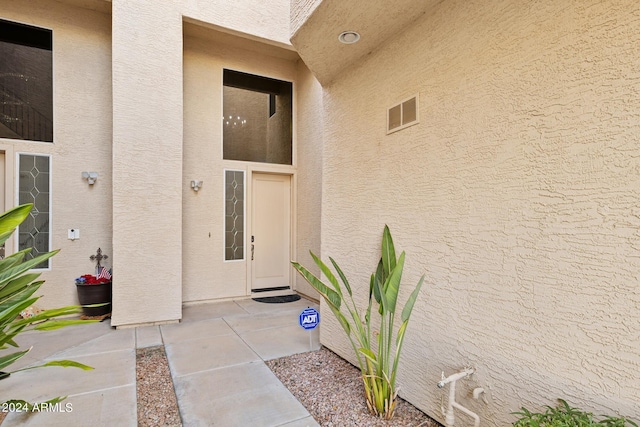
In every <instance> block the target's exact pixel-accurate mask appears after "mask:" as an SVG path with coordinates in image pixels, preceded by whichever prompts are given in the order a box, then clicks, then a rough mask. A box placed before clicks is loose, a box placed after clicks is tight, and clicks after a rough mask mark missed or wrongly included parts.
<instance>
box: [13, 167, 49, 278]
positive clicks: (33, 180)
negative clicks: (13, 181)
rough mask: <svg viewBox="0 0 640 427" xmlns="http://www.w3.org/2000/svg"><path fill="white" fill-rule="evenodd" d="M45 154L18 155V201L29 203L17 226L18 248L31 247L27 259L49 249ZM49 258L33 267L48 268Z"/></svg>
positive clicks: (47, 179)
mask: <svg viewBox="0 0 640 427" xmlns="http://www.w3.org/2000/svg"><path fill="white" fill-rule="evenodd" d="M49 160H50V159H49V156H42V155H32V154H20V157H19V166H18V170H19V178H18V180H19V195H18V203H19V204H21V205H22V204H25V203H33V208H32V209H31V212H30V213H29V215H28V216H27V218H26V219H25V220H24V222H23V223H22V224H20V225H19V226H18V249H19V250H23V249H31V252H29V253H28V254H27V256H26V258H27V259H31V258H34V257H36V256H38V255H40V254H44V253H47V252H49V250H50V245H49V234H50V227H49V224H50V219H51V210H50V182H51V180H50V172H51V163H50V161H49ZM48 267H49V260H47V261H44V262H42V263H41V264H38V265H37V266H36V268H48Z"/></svg>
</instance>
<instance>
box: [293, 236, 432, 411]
mask: <svg viewBox="0 0 640 427" xmlns="http://www.w3.org/2000/svg"><path fill="white" fill-rule="evenodd" d="M311 257H312V258H313V260H314V262H315V263H316V264H317V265H318V267H320V271H321V272H322V274H323V275H324V276H325V277H326V279H327V280H328V282H329V285H327V284H325V283H324V282H323V281H322V280H320V279H319V278H318V277H316V276H315V275H313V274H312V273H311V272H310V271H309V270H308V269H306V268H305V267H303V266H301V265H300V264H299V263H297V262H292V265H293V267H294V268H295V269H296V270H297V271H298V272H299V273H300V274H301V275H302V277H304V278H305V280H306V281H307V282H309V284H310V285H311V286H313V288H314V289H316V290H317V291H318V292H319V293H320V295H322V297H323V298H324V300H325V301H326V302H327V305H328V306H329V308H330V309H331V311H332V312H333V314H334V315H335V316H336V318H337V319H338V322H339V323H340V325H341V326H342V328H343V329H344V331H345V332H346V334H347V337H348V338H349V341H350V342H351V346H352V347H353V350H354V352H355V355H356V358H357V360H358V365H359V367H360V371H361V373H362V380H363V382H364V388H365V395H366V399H367V407H368V408H369V411H370V412H371V413H372V414H374V415H376V416H379V417H381V418H384V419H387V420H388V419H391V418H392V417H393V414H394V412H395V408H396V397H397V395H398V389H397V388H396V373H397V370H398V361H399V360H400V352H401V350H402V343H403V341H404V337H405V332H406V330H407V325H408V324H409V317H410V316H411V311H412V310H413V305H414V303H415V301H416V298H417V297H418V293H419V292H420V288H421V287H422V283H423V282H424V275H423V276H422V277H421V278H420V281H419V282H418V284H417V285H416V287H415V289H414V290H413V292H412V293H411V295H410V296H409V298H408V300H407V302H406V303H405V306H404V308H403V309H402V312H401V314H400V321H401V324H400V327H399V328H398V330H397V332H395V334H394V322H395V320H396V306H397V301H398V293H399V290H400V281H401V279H402V270H403V268H404V259H405V253H404V251H403V252H402V253H401V254H400V257H398V258H396V252H395V248H394V246H393V239H392V238H391V232H390V231H389V227H388V226H386V225H385V227H384V232H383V234H382V256H381V258H380V261H379V262H378V267H377V269H376V271H375V273H373V274H372V275H371V279H370V280H369V305H368V306H367V310H366V312H365V314H364V317H363V316H361V315H360V311H359V310H358V307H357V306H356V304H355V301H354V300H353V292H352V289H351V285H350V284H349V282H348V280H347V278H346V277H345V275H344V273H343V272H342V269H340V267H339V266H338V264H337V263H336V262H335V261H334V260H333V258H331V257H330V258H329V260H330V261H331V264H332V265H333V267H334V269H335V271H336V273H337V275H338V277H339V278H340V282H341V283H342V284H340V282H338V279H337V278H336V275H335V274H334V273H333V272H332V271H331V269H330V268H329V267H328V266H327V265H326V264H325V263H324V262H323V261H322V260H321V259H320V258H318V257H317V256H316V255H315V254H313V252H311ZM343 286H344V291H346V295H345V292H344V291H343V288H342V287H343ZM345 296H346V297H347V298H348V299H346V298H345ZM374 301H375V302H376V304H378V308H377V310H375V311H377V312H378V314H379V315H380V327H379V331H372V318H371V314H372V307H373V302H374ZM372 333H373V335H372ZM375 335H377V337H375ZM394 335H395V341H394ZM372 337H373V338H372ZM376 349H377V351H376Z"/></svg>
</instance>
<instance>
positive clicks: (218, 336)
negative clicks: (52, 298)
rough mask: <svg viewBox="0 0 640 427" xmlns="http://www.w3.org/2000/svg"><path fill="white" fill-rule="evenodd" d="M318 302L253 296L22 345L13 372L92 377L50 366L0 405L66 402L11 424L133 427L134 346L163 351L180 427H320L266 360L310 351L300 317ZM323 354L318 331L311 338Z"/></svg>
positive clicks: (0, 391) (3, 389)
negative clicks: (164, 318)
mask: <svg viewBox="0 0 640 427" xmlns="http://www.w3.org/2000/svg"><path fill="white" fill-rule="evenodd" d="M306 307H315V308H317V305H316V304H315V303H312V302H310V301H307V300H305V299H302V300H300V301H297V302H293V303H286V304H264V303H258V302H255V301H253V300H251V299H244V300H236V301H228V302H219V303H211V304H202V305H194V306H188V307H185V308H184V309H183V320H182V322H181V323H179V324H172V325H163V326H147V327H140V328H132V329H120V330H115V329H112V328H111V327H110V325H109V322H108V321H107V322H103V323H96V324H90V325H82V326H73V327H69V328H64V329H60V330H57V331H50V332H29V333H26V334H23V335H21V336H19V339H17V341H18V343H19V344H20V346H21V348H27V347H29V346H31V345H33V349H32V350H31V352H30V353H29V354H27V355H26V356H25V357H23V358H22V359H20V360H19V361H18V362H17V363H16V364H14V365H12V366H11V369H12V370H14V369H16V368H18V367H23V366H30V365H32V364H40V363H44V362H46V361H47V360H57V359H71V360H75V361H78V362H81V363H85V364H87V365H90V366H93V367H94V368H95V369H94V370H92V371H83V370H80V369H76V368H60V367H48V368H40V369H34V370H30V371H24V372H20V373H17V374H15V375H12V376H11V377H9V378H7V379H4V380H2V381H1V382H0V402H3V401H5V400H7V399H10V398H11V399H14V398H19V399H24V400H27V401H30V402H42V401H45V400H47V399H50V398H52V397H55V396H64V395H68V398H67V399H66V400H64V401H63V402H62V403H61V404H60V405H59V407H58V412H41V413H31V414H26V413H9V414H8V416H7V418H6V419H5V420H4V422H3V423H2V427H9V426H65V427H68V426H82V425H94V426H136V425H137V410H136V373H135V366H136V351H135V349H136V348H144V347H152V346H157V345H163V344H164V346H165V350H166V353H167V357H168V359H169V366H170V368H171V375H172V377H173V383H174V387H175V390H176V396H177V398H178V406H179V408H180V416H181V417H182V422H183V425H184V426H213V425H215V426H223V427H224V426H252V427H257V426H265V427H268V426H287V427H303V426H317V425H318V424H317V423H316V422H315V421H314V419H313V418H312V417H311V416H310V415H309V413H308V412H307V410H306V409H305V408H304V407H303V406H302V405H301V404H300V402H298V401H297V400H296V399H295V398H294V397H293V395H292V394H291V393H290V392H289V391H288V390H287V389H286V388H285V387H284V386H283V385H282V383H280V381H279V380H278V379H277V378H276V377H275V375H273V373H272V372H271V370H269V368H268V367H267V366H266V365H265V363H264V361H265V360H269V359H275V358H279V357H283V356H288V355H291V354H295V353H301V352H305V351H309V350H310V337H309V334H310V333H309V332H308V331H305V330H303V329H302V328H301V327H300V326H298V315H299V314H300V312H301V311H302V310H303V309H304V308H306ZM311 338H312V347H313V349H314V350H315V349H318V348H319V343H318V329H315V330H313V331H312V332H311Z"/></svg>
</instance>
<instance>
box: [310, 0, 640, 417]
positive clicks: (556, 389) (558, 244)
mask: <svg viewBox="0 0 640 427" xmlns="http://www.w3.org/2000/svg"><path fill="white" fill-rule="evenodd" d="M639 13H640V9H639V5H638V3H637V2H635V1H633V0H627V1H618V2H599V1H588V2H583V1H561V2H557V1H544V2H535V3H533V2H529V3H526V4H525V3H523V2H515V1H511V0H493V1H489V2H472V3H470V2H467V1H463V0H452V1H447V2H441V3H440V4H439V5H438V6H437V7H435V8H434V9H433V10H432V11H431V12H430V13H428V14H427V15H425V16H424V17H423V18H421V19H420V20H419V21H417V23H416V24H415V25H413V26H412V27H410V28H409V29H407V30H406V31H405V32H404V33H402V34H401V35H399V36H398V37H396V38H394V39H392V40H389V42H388V43H386V44H384V45H383V46H382V47H380V48H379V49H377V51H375V52H374V53H372V54H371V55H370V57H369V59H367V60H366V61H363V62H362V63H361V64H360V65H359V66H357V67H353V68H351V69H350V70H349V72H346V73H344V75H343V76H342V77H341V78H338V79H337V80H336V81H335V82H334V84H332V85H331V86H329V87H326V88H325V92H324V99H323V103H324V108H323V111H324V117H323V123H324V129H325V131H324V145H325V147H324V156H323V159H324V166H323V198H322V254H323V257H324V258H325V259H327V257H328V256H332V257H334V258H335V259H336V260H337V261H338V262H339V263H340V264H341V266H342V267H343V269H344V271H345V273H346V274H347V276H348V277H349V278H350V279H351V284H352V286H355V285H356V284H358V287H357V291H356V292H357V296H358V297H357V299H358V300H359V301H362V302H363V304H364V302H365V300H366V294H367V291H368V288H367V286H368V275H369V274H370V272H371V271H372V270H373V269H374V267H375V265H376V262H377V259H378V257H379V250H380V248H379V240H380V236H381V233H382V228H383V225H384V224H385V223H387V224H389V226H390V227H391V231H392V233H393V236H394V238H395V242H396V247H397V248H400V249H403V250H406V251H407V263H406V264H407V267H406V270H405V276H404V280H403V282H404V285H403V286H406V288H405V289H404V291H403V292H402V296H401V298H402V300H403V301H404V299H406V297H407V296H408V292H409V291H410V289H411V288H412V287H413V286H414V285H415V283H416V282H417V281H418V278H419V276H420V275H421V274H423V273H425V274H426V284H425V286H424V288H423V291H422V293H421V295H420V298H419V300H418V302H417V303H416V306H415V309H414V315H413V318H412V321H411V323H410V325H409V329H408V332H407V340H406V342H405V347H404V354H403V359H402V363H401V366H400V369H401V372H400V375H399V379H398V382H399V385H400V387H401V391H400V395H401V396H403V397H405V398H407V399H409V400H410V401H411V402H412V403H413V404H414V405H416V406H418V407H419V408H421V409H423V410H424V411H426V412H427V413H429V414H430V415H432V416H434V417H436V418H437V419H439V420H441V421H442V416H441V415H440V405H441V398H442V397H443V391H441V390H439V389H438V388H437V387H436V383H437V382H438V380H439V379H440V376H441V373H442V372H443V371H444V372H445V373H446V374H451V373H453V372H455V371H458V370H459V369H461V368H463V367H465V366H472V367H474V368H476V369H477V374H476V375H475V376H474V377H473V379H472V380H471V381H468V382H461V383H459V385H458V397H459V400H460V402H461V403H462V404H464V405H466V406H468V407H469V408H470V409H472V410H474V411H477V412H478V413H479V414H480V416H481V418H482V424H483V425H493V426H504V425H508V424H509V423H511V422H512V421H513V420H514V419H515V416H513V415H510V412H512V411H515V410H517V409H518V408H520V407H521V406H523V405H524V406H527V407H528V408H530V409H541V407H542V405H547V404H548V405H554V404H555V399H556V398H558V397H560V398H564V399H566V400H568V401H569V402H570V403H572V404H574V405H576V406H579V407H582V408H583V409H586V410H592V411H595V412H596V413H611V414H614V413H621V414H624V415H627V416H630V417H632V418H635V419H636V420H638V419H639V418H640V406H638V402H640V381H639V376H638V370H639V368H640V328H639V327H638V325H640V285H639V283H638V280H639V279H640V276H639V273H638V272H639V271H640V244H639V243H638V242H639V241H640V240H639V239H640V232H639V229H640V219H639V218H640V211H639V208H638V206H639V205H640V148H639V146H638V144H637V136H638V134H639V133H640V116H639V115H638V111H640V98H639V97H638V92H639V91H640V83H639V80H638V76H639V71H640V70H639V68H638V57H639V54H640V50H639V46H640V25H639V24H638V20H637V19H636V17H637V16H638V14H639ZM416 93H418V94H419V96H420V103H419V106H420V124H419V125H417V126H413V127H410V128H408V129H406V130H403V131H400V132H397V133H394V134H391V135H386V134H385V124H386V117H385V114H386V109H387V108H388V107H391V106H392V105H394V103H396V102H399V101H401V100H403V99H405V98H407V97H408V96H411V95H413V94H416ZM323 314H324V316H323V327H322V331H321V341H322V343H323V344H325V345H328V346H329V347H330V348H332V349H335V350H336V351H337V352H338V353H339V354H341V355H343V356H345V357H348V358H349V359H351V360H353V356H351V353H352V351H351V348H350V347H349V346H348V345H347V343H346V340H345V339H344V338H343V332H342V330H341V329H340V328H339V326H338V324H337V323H336V322H335V321H334V320H333V318H332V316H331V314H330V313H329V312H328V310H327V309H326V307H323ZM477 386H479V387H483V388H485V390H486V391H487V395H486V397H487V399H488V404H485V403H483V402H482V401H474V400H473V399H470V398H469V397H470V396H469V394H470V391H471V390H472V389H473V388H474V387H477ZM445 399H446V396H445ZM459 417H460V418H459V420H460V422H461V423H466V424H461V425H470V424H469V422H468V419H465V418H464V416H463V415H459ZM456 425H457V424H456Z"/></svg>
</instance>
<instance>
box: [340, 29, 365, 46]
mask: <svg viewBox="0 0 640 427" xmlns="http://www.w3.org/2000/svg"><path fill="white" fill-rule="evenodd" d="M338 40H340V43H344V44H352V43H355V42H357V41H358V40H360V34H358V33H356V32H355V31H343V32H342V33H340V35H339V36H338Z"/></svg>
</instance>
